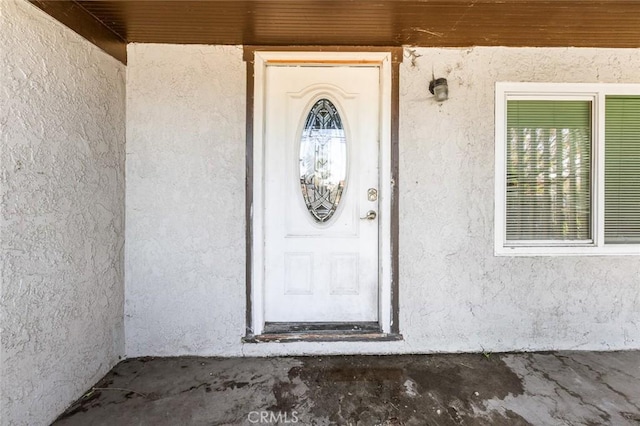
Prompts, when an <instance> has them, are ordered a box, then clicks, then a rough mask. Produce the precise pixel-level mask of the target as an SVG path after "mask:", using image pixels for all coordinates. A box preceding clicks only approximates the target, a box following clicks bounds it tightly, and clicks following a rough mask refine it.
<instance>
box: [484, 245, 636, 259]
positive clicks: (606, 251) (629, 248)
mask: <svg viewBox="0 0 640 426" xmlns="http://www.w3.org/2000/svg"><path fill="white" fill-rule="evenodd" d="M494 254H495V255H496V256H532V257H533V256H640V245H635V244H611V245H608V246H603V247H594V246H591V247H496V248H495V252H494Z"/></svg>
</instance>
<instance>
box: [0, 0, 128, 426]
mask: <svg viewBox="0 0 640 426" xmlns="http://www.w3.org/2000/svg"><path fill="white" fill-rule="evenodd" d="M0 68H1V69H2V74H1V75H0V78H1V81H0V127H1V129H0V130H1V142H0V143H1V147H0V149H1V154H0V160H1V165H0V167H1V168H0V185H1V189H0V197H1V198H0V209H1V211H0V213H1V245H0V249H1V253H0V254H1V267H2V272H1V279H2V282H1V284H2V288H1V291H2V293H1V301H0V311H1V313H0V314H1V318H0V319H1V322H0V328H1V344H2V353H1V356H2V359H1V371H0V373H1V380H0V383H1V385H0V392H1V399H0V413H1V417H0V424H2V425H30V426H32V425H44V424H49V423H50V422H51V421H52V420H53V419H54V418H55V417H56V416H57V415H58V414H60V413H61V412H62V410H64V409H65V408H66V407H67V406H68V405H69V404H70V403H71V402H72V401H73V400H74V399H76V398H78V397H79V396H81V395H82V393H83V392H85V391H86V390H87V389H88V388H89V387H90V386H92V385H93V384H94V383H95V382H96V381H97V380H98V379H99V378H100V377H102V376H103V375H104V374H105V373H106V372H107V371H109V369H110V368H111V367H112V366H113V365H114V364H115V363H116V362H117V361H118V359H119V356H121V355H123V353H124V325H123V309H124V282H123V281H124V277H123V272H124V269H123V253H124V160H125V151H124V142H125V67H124V66H123V65H122V64H120V63H119V62H117V61H116V60H115V59H113V58H111V57H109V56H108V55H106V54H105V53H103V52H101V51H100V50H99V49H98V48H96V47H95V46H93V45H91V44H90V43H89V42H87V41H86V40H84V39H82V38H81V37H80V36H78V35H77V34H75V33H74V32H72V31H71V30H69V29H67V28H66V27H64V26H62V25H61V24H60V23H58V22H56V21H54V20H53V19H52V18H50V17H49V16H47V15H45V14H44V13H42V12H41V11H40V10H39V9H37V8H35V7H33V6H32V5H30V4H29V3H27V2H24V1H21V0H20V1H14V0H2V1H0Z"/></svg>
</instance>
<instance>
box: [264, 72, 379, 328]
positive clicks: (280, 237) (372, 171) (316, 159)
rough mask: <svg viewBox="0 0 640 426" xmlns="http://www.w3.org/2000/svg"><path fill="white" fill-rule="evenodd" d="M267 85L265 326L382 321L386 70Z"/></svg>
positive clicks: (298, 76) (300, 75) (275, 77)
mask: <svg viewBox="0 0 640 426" xmlns="http://www.w3.org/2000/svg"><path fill="white" fill-rule="evenodd" d="M264 78H265V80H264V85H265V90H264V124H263V126H264V170H263V179H264V181H263V185H264V187H263V191H264V192H263V194H264V218H263V221H264V222H263V223H264V321H265V322H343V323H344V322H365V321H366V322H375V321H378V320H379V270H380V268H379V262H378V256H379V244H378V234H379V223H380V222H379V221H380V215H379V214H380V212H379V209H378V203H379V199H378V191H379V181H380V179H379V169H378V168H379V155H380V152H379V150H380V148H379V134H380V121H379V120H380V114H381V110H380V108H381V99H380V81H381V76H380V67H378V66H374V65H370V66H368V65H362V66H353V65H352V66H338V65H331V64H327V65H322V64H315V65H287V64H274V65H267V66H266V69H265V76H264Z"/></svg>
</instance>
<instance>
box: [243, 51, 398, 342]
mask: <svg viewBox="0 0 640 426" xmlns="http://www.w3.org/2000/svg"><path fill="white" fill-rule="evenodd" d="M286 61H290V62H291V63H295V64H296V65H303V64H304V63H305V61H308V62H309V65H312V66H313V65H318V66H320V65H322V66H327V65H329V66H332V65H335V66H359V65H360V66H361V65H366V66H372V65H374V66H378V67H379V68H380V89H381V90H380V102H381V105H380V133H379V138H380V141H379V146H380V148H379V149H380V156H379V158H380V165H379V166H380V167H379V188H378V212H379V216H378V217H379V218H380V220H379V222H378V223H379V227H380V228H379V241H378V243H379V265H380V270H379V292H380V293H379V298H378V300H379V302H378V303H379V306H378V309H379V311H378V315H379V321H380V326H381V329H382V332H384V333H390V332H391V320H392V317H393V316H392V307H391V284H392V283H391V280H392V271H391V197H392V190H393V182H392V179H391V73H392V63H391V53H389V52H295V51H287V52H258V51H257V52H255V57H254V111H253V120H254V126H253V165H252V167H253V202H252V210H251V221H252V228H253V236H252V247H251V259H252V262H253V265H252V268H251V271H252V276H251V301H252V303H251V309H252V312H251V321H252V328H253V330H252V331H253V333H254V334H255V335H260V334H262V333H263V330H264V310H265V305H264V303H265V294H264V256H265V253H264V235H265V234H264V183H263V179H262V177H263V175H264V160H265V159H264V131H265V123H264V114H265V104H264V102H265V90H266V87H265V83H266V80H265V75H266V67H267V66H268V65H270V63H271V64H272V65H273V64H274V62H275V65H283V66H284V65H287V64H286ZM320 61H325V62H326V63H325V64H322V63H319V62H320ZM332 61H333V62H336V61H339V63H331V62H332Z"/></svg>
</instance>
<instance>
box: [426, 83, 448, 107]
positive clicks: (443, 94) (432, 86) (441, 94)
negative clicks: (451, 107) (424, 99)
mask: <svg viewBox="0 0 640 426" xmlns="http://www.w3.org/2000/svg"><path fill="white" fill-rule="evenodd" d="M429 91H430V92H431V94H432V95H433V96H435V98H436V101H438V102H442V101H446V100H447V99H449V86H448V85H447V79H446V78H434V79H433V80H431V83H429Z"/></svg>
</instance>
